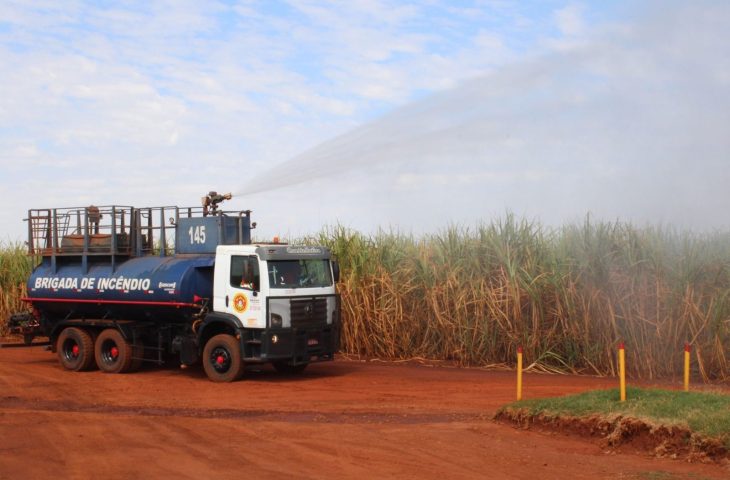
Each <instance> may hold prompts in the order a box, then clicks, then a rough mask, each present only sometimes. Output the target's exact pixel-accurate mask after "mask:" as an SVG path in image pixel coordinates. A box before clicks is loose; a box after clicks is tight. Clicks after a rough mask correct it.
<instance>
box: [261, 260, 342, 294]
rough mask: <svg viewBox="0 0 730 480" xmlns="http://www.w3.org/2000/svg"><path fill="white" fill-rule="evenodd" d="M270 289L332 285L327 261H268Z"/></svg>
mask: <svg viewBox="0 0 730 480" xmlns="http://www.w3.org/2000/svg"><path fill="white" fill-rule="evenodd" d="M268 270H269V284H270V286H271V288H312V287H329V286H331V285H332V275H331V273H330V262H329V260H321V259H317V260H269V261H268Z"/></svg>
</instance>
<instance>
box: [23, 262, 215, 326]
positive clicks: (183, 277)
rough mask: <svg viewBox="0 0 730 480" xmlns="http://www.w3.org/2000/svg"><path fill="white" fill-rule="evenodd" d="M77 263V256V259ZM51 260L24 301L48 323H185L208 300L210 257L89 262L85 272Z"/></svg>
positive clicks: (210, 292)
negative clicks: (84, 320) (77, 320)
mask: <svg viewBox="0 0 730 480" xmlns="http://www.w3.org/2000/svg"><path fill="white" fill-rule="evenodd" d="M77 258H78V257H77ZM59 260H60V261H59V262H58V263H57V267H56V271H55V272H54V271H53V267H52V262H51V259H50V258H49V257H44V258H43V261H42V263H41V264H40V265H38V267H36V268H35V270H34V271H33V273H32V274H31V276H30V278H29V279H28V299H29V301H30V302H31V303H32V304H33V306H34V307H35V308H36V309H37V310H38V311H39V312H40V313H41V314H42V315H43V316H44V317H45V318H46V319H48V320H50V321H53V320H61V319H78V318H85V319H102V318H103V319H117V320H143V321H144V320H148V321H158V322H185V321H187V320H189V319H190V317H191V315H192V314H194V313H195V312H198V311H200V305H201V302H202V300H201V299H212V296H213V266H214V264H215V256H214V255H176V256H172V257H154V256H147V257H135V258H130V259H129V260H126V261H121V262H120V261H119V260H117V263H116V265H115V266H114V267H112V264H111V262H110V260H109V257H101V258H97V259H93V258H89V266H88V271H87V272H86V273H84V269H83V267H82V265H81V264H80V263H79V262H75V261H73V259H71V258H61V259H59Z"/></svg>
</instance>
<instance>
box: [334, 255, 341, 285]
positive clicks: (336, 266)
mask: <svg viewBox="0 0 730 480" xmlns="http://www.w3.org/2000/svg"><path fill="white" fill-rule="evenodd" d="M332 275H333V276H334V277H335V283H337V282H339V281H340V264H339V263H337V260H332Z"/></svg>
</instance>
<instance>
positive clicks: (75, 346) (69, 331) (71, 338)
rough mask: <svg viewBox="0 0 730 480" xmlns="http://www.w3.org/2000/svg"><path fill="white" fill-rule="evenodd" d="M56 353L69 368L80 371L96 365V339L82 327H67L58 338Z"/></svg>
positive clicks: (65, 366) (60, 360) (64, 366)
mask: <svg viewBox="0 0 730 480" xmlns="http://www.w3.org/2000/svg"><path fill="white" fill-rule="evenodd" d="M56 353H57V354H58V361H59V362H61V365H62V366H63V368H65V369H67V370H73V371H74V372H80V371H83V370H89V369H90V368H91V367H92V366H93V365H94V341H93V340H92V338H91V335H90V334H89V332H87V331H86V330H84V329H81V328H77V327H68V328H65V329H64V330H63V331H62V332H61V335H59V336H58V340H56Z"/></svg>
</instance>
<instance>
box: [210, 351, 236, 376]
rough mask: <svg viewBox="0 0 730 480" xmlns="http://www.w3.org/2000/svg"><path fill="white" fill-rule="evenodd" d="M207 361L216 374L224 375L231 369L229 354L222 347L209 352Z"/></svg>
mask: <svg viewBox="0 0 730 480" xmlns="http://www.w3.org/2000/svg"><path fill="white" fill-rule="evenodd" d="M209 361H210V363H211V364H212V365H213V368H215V370H216V372H219V373H225V372H227V371H228V369H229V368H231V353H230V352H229V351H228V350H226V349H225V348H223V347H216V348H214V349H213V351H212V352H210V358H209Z"/></svg>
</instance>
